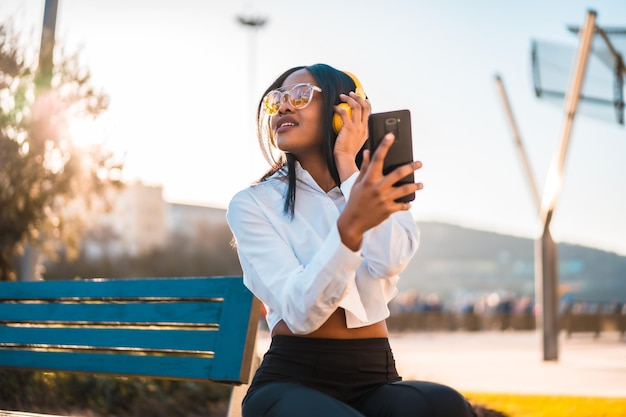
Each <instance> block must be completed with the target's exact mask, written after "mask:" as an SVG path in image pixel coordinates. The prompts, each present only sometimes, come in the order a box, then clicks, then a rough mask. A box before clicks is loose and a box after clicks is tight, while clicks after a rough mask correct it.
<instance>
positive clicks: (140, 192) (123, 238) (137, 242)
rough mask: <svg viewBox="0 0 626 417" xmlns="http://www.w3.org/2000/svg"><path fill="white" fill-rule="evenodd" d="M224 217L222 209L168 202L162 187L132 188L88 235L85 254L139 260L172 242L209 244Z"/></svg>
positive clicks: (139, 184) (84, 244)
mask: <svg viewBox="0 0 626 417" xmlns="http://www.w3.org/2000/svg"><path fill="white" fill-rule="evenodd" d="M225 214H226V212H225V210H224V209H220V208H215V207H208V206H201V205H191V204H182V203H169V202H166V201H165V200H163V187H162V186H160V185H159V186H152V185H146V184H142V183H140V182H138V183H134V184H129V185H127V186H126V187H125V188H124V189H123V190H122V191H121V192H120V194H119V196H118V197H117V198H116V199H115V203H114V205H113V209H112V210H111V211H110V212H109V213H107V214H105V215H102V216H101V218H100V219H99V220H98V221H97V226H96V227H95V228H93V229H92V230H90V231H89V233H88V234H87V236H86V237H85V239H84V242H83V251H84V254H85V255H86V256H87V257H89V258H102V257H116V256H120V255H127V256H139V255H144V254H147V253H150V252H151V251H153V250H156V249H162V248H164V247H165V246H166V245H167V244H168V242H169V241H170V240H171V239H184V240H186V241H190V242H202V241H209V240H210V239H209V237H210V235H211V231H213V230H216V229H217V228H220V227H224V225H225Z"/></svg>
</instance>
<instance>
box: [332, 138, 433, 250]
mask: <svg viewBox="0 0 626 417" xmlns="http://www.w3.org/2000/svg"><path fill="white" fill-rule="evenodd" d="M394 140H395V138H394V135H393V134H392V133H388V134H387V135H385V137H384V139H383V141H382V142H381V143H380V145H379V146H378V148H377V149H376V152H375V153H374V156H373V157H371V155H370V152H369V151H368V150H365V151H364V152H363V164H362V166H361V171H360V173H359V175H358V177H357V179H356V181H355V183H354V185H353V186H352V191H351V193H350V197H349V199H348V202H347V204H346V207H345V209H344V210H343V212H342V213H341V215H340V216H339V219H338V220H337V227H338V229H339V234H340V236H341V240H342V242H343V243H344V245H346V246H347V247H348V248H350V249H351V250H353V251H356V250H358V249H359V248H360V247H361V243H362V241H363V234H364V233H365V232H366V231H367V230H369V229H371V228H373V227H375V226H377V225H379V224H380V223H381V222H383V221H384V220H386V219H387V218H388V217H389V216H391V215H392V214H393V213H395V212H397V211H406V210H409V209H410V208H411V204H410V203H404V202H396V201H395V200H396V199H398V198H400V197H402V196H404V195H407V194H410V193H413V192H416V191H418V190H421V189H422V188H423V185H422V183H410V184H403V185H401V186H398V187H394V185H393V184H395V183H396V182H398V181H399V180H400V179H402V178H404V177H406V176H407V175H409V174H410V173H411V172H413V171H416V170H418V169H420V168H421V167H422V163H421V162H420V161H414V162H411V163H408V164H406V165H402V166H400V167H398V168H396V169H394V170H393V171H391V172H390V173H388V174H387V175H384V174H383V162H384V160H385V156H386V155H387V152H388V151H389V148H390V147H391V145H392V143H393V141H394Z"/></svg>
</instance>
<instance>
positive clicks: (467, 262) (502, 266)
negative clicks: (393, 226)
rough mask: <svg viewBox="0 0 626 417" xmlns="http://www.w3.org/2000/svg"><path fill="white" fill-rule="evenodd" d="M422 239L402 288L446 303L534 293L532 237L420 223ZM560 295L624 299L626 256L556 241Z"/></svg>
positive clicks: (582, 297) (403, 275) (405, 274)
mask: <svg viewBox="0 0 626 417" xmlns="http://www.w3.org/2000/svg"><path fill="white" fill-rule="evenodd" d="M419 226H420V229H421V232H422V234H421V243H420V249H419V250H418V252H417V254H416V256H415V258H414V259H413V260H412V261H411V263H410V264H409V266H408V267H407V269H406V270H405V271H404V272H403V273H402V274H401V279H400V282H399V284H398V285H399V287H400V290H401V291H406V290H411V289H412V290H417V291H418V292H419V293H421V294H426V293H436V294H439V295H440V297H441V298H442V299H443V300H444V302H446V303H450V302H454V301H459V300H460V299H463V298H468V297H472V296H475V295H480V294H485V293H491V292H506V293H509V294H512V295H514V296H530V297H533V296H534V288H535V282H534V271H535V264H534V262H535V261H534V244H535V242H534V240H533V239H527V238H520V237H514V236H508V235H501V234H498V233H492V232H485V231H479V230H473V229H466V228H463V227H460V226H455V225H451V224H445V223H434V222H423V223H422V222H420V223H419ZM558 259H559V283H560V291H561V294H565V293H568V294H570V296H571V298H574V299H577V300H588V301H620V302H625V301H626V257H624V256H619V255H617V254H615V253H610V252H604V251H601V250H598V249H592V248H587V247H583V246H578V245H571V244H566V243H559V244H558Z"/></svg>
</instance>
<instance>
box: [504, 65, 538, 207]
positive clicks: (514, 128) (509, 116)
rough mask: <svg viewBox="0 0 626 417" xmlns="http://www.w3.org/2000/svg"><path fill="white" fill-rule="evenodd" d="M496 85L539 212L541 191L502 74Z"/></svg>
mask: <svg viewBox="0 0 626 417" xmlns="http://www.w3.org/2000/svg"><path fill="white" fill-rule="evenodd" d="M496 87H497V88H498V92H499V93H500V98H501V99H502V104H503V106H504V111H505V113H506V118H507V121H508V122H509V127H510V128H511V132H512V133H513V140H514V141H515V145H516V147H517V151H518V153H519V156H520V159H521V160H522V165H523V168H524V172H525V174H526V180H527V181H528V186H529V187H530V193H531V194H532V197H533V200H534V201H535V207H536V208H537V212H539V210H541V199H540V198H539V191H537V184H536V182H535V177H534V176H533V173H532V170H531V169H530V163H529V162H528V156H527V154H526V151H525V150H524V145H523V144H522V138H521V136H520V134H519V130H518V128H517V124H516V123H515V118H514V117H513V111H512V110H511V105H510V104H509V99H508V97H507V95H506V91H505V89H504V83H503V82H502V78H501V77H500V75H496Z"/></svg>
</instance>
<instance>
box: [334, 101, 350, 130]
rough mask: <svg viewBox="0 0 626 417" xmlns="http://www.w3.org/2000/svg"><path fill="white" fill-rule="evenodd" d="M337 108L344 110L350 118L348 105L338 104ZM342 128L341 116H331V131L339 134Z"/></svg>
mask: <svg viewBox="0 0 626 417" xmlns="http://www.w3.org/2000/svg"><path fill="white" fill-rule="evenodd" d="M337 107H340V108H342V109H345V110H346V111H347V112H348V116H349V117H352V109H351V108H350V105H349V104H348V103H339V104H338V105H337ZM342 127H343V120H341V116H340V115H339V113H336V112H335V114H333V130H334V131H335V133H339V131H340V130H341V128H342Z"/></svg>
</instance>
